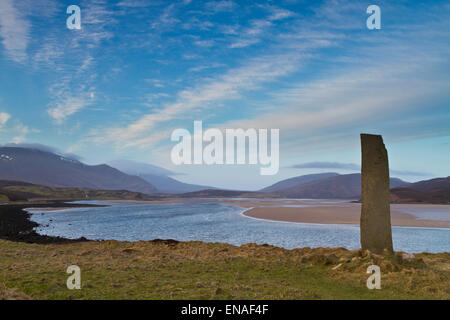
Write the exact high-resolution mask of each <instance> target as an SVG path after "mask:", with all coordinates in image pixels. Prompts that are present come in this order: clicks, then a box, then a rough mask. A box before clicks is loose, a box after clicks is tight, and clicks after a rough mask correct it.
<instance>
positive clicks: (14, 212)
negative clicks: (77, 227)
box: [0, 200, 95, 244]
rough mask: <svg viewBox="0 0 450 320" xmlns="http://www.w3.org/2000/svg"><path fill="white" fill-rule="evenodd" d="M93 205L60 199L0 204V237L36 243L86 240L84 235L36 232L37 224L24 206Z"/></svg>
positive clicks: (65, 206) (63, 206) (66, 206)
mask: <svg viewBox="0 0 450 320" xmlns="http://www.w3.org/2000/svg"><path fill="white" fill-rule="evenodd" d="M93 206H95V205H86V204H83V205H81V204H73V203H66V202H64V201H60V200H58V201H48V202H39V203H21V204H5V205H0V239H3V240H10V241H17V242H25V243H38V244H49V243H73V242H83V241H88V239H86V238H84V237H82V238H79V239H67V238H62V237H52V236H46V235H40V234H38V233H37V232H36V231H35V228H36V227H38V226H39V224H38V223H36V222H33V221H31V220H30V217H31V214H30V213H28V212H27V211H26V210H25V208H30V207H33V208H69V207H70V208H74V207H93Z"/></svg>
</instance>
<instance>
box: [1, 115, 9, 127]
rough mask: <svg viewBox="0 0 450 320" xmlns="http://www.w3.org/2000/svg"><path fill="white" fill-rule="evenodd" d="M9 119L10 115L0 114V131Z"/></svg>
mask: <svg viewBox="0 0 450 320" xmlns="http://www.w3.org/2000/svg"><path fill="white" fill-rule="evenodd" d="M10 118H11V115H10V114H9V113H6V112H0V129H2V128H3V127H4V125H5V124H6V123H7V122H8V120H9V119H10Z"/></svg>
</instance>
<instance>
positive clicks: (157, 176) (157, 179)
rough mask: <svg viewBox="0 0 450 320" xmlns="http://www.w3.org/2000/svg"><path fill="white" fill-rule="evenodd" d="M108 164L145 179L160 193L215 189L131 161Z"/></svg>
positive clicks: (165, 170)
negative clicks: (172, 176)
mask: <svg viewBox="0 0 450 320" xmlns="http://www.w3.org/2000/svg"><path fill="white" fill-rule="evenodd" d="M108 164H109V165H111V166H112V167H114V168H116V169H118V170H120V171H122V172H125V173H127V174H132V175H135V176H138V177H140V178H142V179H144V180H145V181H147V182H149V183H151V184H152V185H153V186H155V187H156V189H157V190H158V192H160V193H177V194H178V193H187V192H196V191H200V190H205V189H214V188H212V187H209V186H201V185H195V184H188V183H184V182H180V181H178V180H176V179H174V178H171V177H169V176H170V175H174V174H176V173H174V172H172V171H169V170H167V169H164V168H161V167H157V166H154V165H150V164H146V163H140V162H134V161H130V160H114V161H111V162H108Z"/></svg>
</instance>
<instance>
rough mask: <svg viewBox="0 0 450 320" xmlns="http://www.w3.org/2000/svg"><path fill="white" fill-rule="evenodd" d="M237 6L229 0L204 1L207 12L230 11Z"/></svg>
mask: <svg viewBox="0 0 450 320" xmlns="http://www.w3.org/2000/svg"><path fill="white" fill-rule="evenodd" d="M236 7H237V5H236V3H234V2H233V1H231V0H220V1H209V2H206V3H205V9H206V11H207V12H209V13H218V12H230V11H233V9H235V8H236Z"/></svg>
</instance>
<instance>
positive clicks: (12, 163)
mask: <svg viewBox="0 0 450 320" xmlns="http://www.w3.org/2000/svg"><path fill="white" fill-rule="evenodd" d="M0 179H1V180H13V181H23V182H28V183H33V184H37V185H43V186H50V187H78V188H89V189H101V190H128V191H134V192H141V193H145V194H151V193H154V192H156V188H155V187H154V186H153V185H151V184H150V183H148V182H147V181H145V180H143V179H142V178H139V177H136V176H132V175H128V174H125V173H123V172H121V171H119V170H117V169H114V168H112V167H110V166H108V165H105V164H102V165H96V166H89V165H86V164H83V163H82V162H80V161H78V160H75V159H72V158H70V157H66V156H62V155H58V154H56V153H52V152H48V151H43V150H38V149H32V148H21V147H0Z"/></svg>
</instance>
